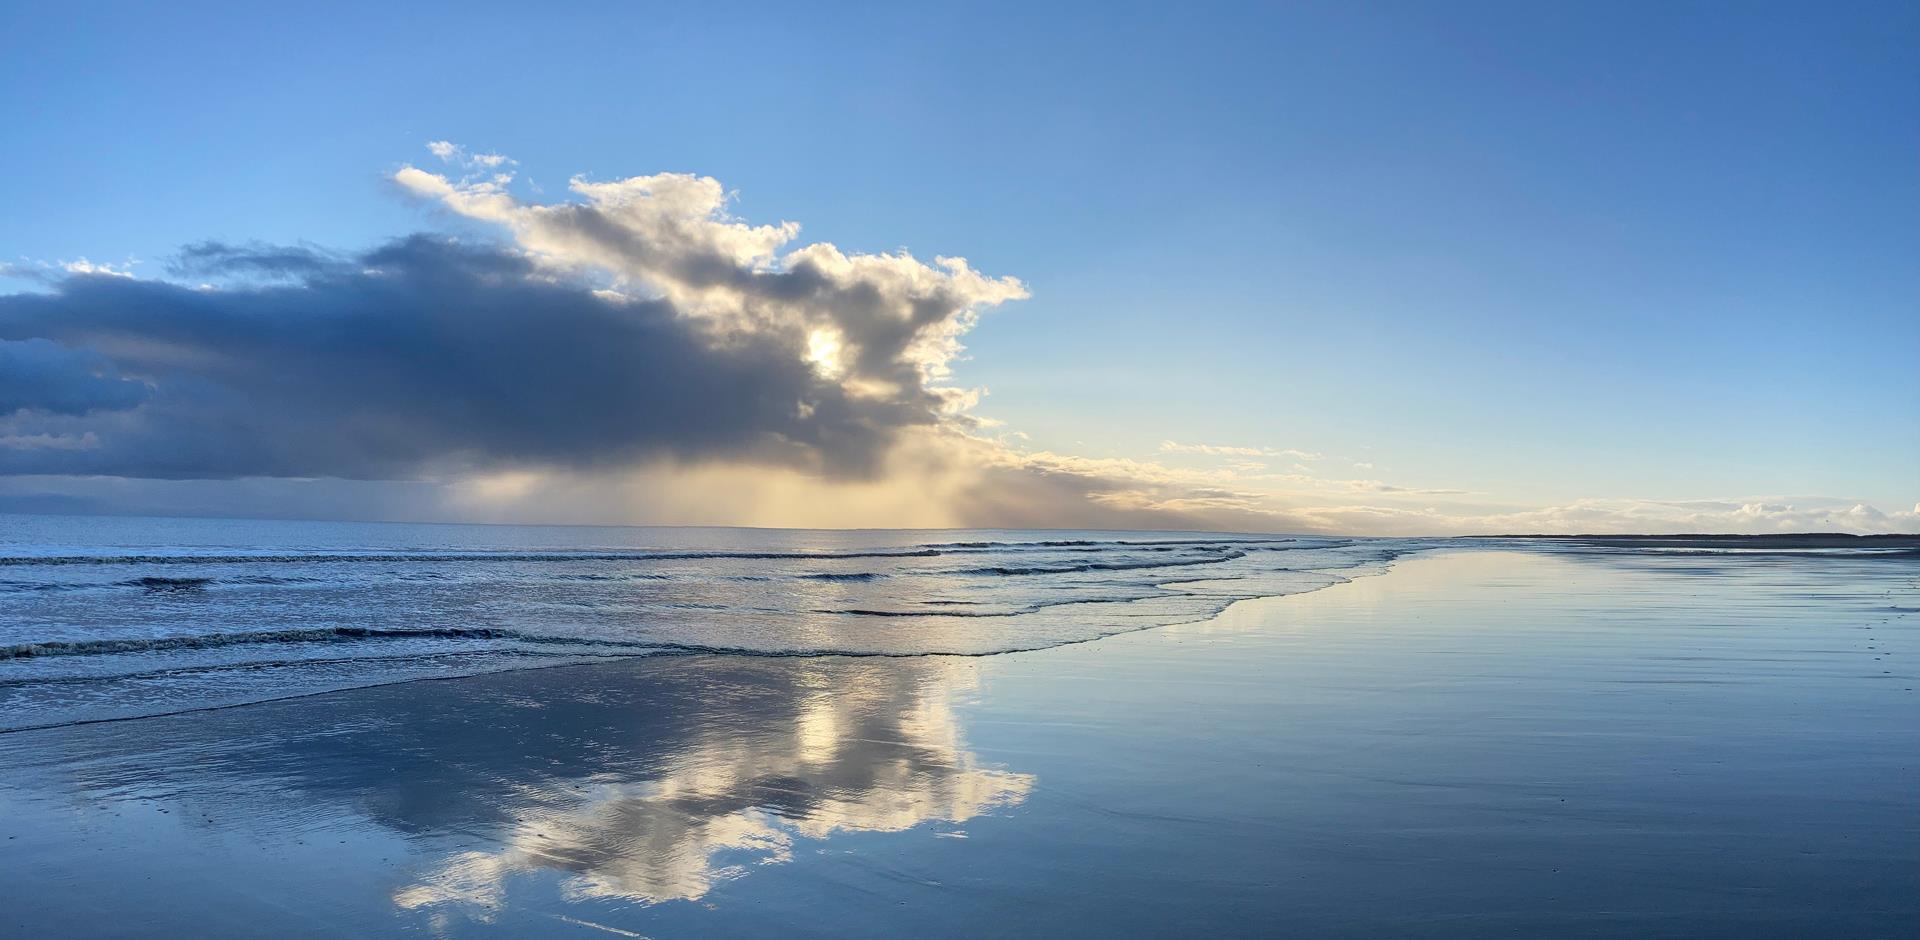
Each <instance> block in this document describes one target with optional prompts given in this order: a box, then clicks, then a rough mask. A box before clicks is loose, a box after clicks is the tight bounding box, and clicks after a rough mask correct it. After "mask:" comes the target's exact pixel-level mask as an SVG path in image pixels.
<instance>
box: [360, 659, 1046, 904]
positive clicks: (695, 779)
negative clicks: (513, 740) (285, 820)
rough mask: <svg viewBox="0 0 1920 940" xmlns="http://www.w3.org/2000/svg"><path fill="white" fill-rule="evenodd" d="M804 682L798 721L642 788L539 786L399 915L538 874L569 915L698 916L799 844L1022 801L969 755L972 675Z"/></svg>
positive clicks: (496, 900)
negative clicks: (685, 904)
mask: <svg viewBox="0 0 1920 940" xmlns="http://www.w3.org/2000/svg"><path fill="white" fill-rule="evenodd" d="M794 671H795V672H796V673H797V678H798V680H799V682H798V685H799V686H800V689H799V692H800V694H799V695H798V697H797V700H796V701H795V702H794V703H793V710H792V712H791V714H790V715H787V716H784V717H783V718H782V719H781V720H778V721H773V722H765V723H760V724H758V725H753V726H743V725H742V724H741V723H738V722H734V721H723V722H718V723H715V724H714V725H712V726H710V727H708V728H704V729H701V730H700V731H699V732H697V733H696V734H695V735H694V736H692V737H691V738H690V739H689V740H687V741H685V742H683V743H682V744H681V745H680V746H678V747H676V748H675V749H674V750H673V752H672V753H671V754H669V755H667V757H666V759H665V760H664V762H663V764H662V766H661V768H660V771H659V773H658V774H657V775H654V776H650V777H648V778H646V779H596V778H594V777H586V778H566V779H560V780H552V781H546V782H544V783H543V784H541V785H538V786H529V787H527V788H525V789H524V791H523V792H522V793H520V794H519V802H518V803H517V804H516V805H515V806H514V807H513V811H514V812H515V814H516V816H517V818H516V819H515V821H514V822H513V823H512V824H511V825H510V826H509V828H508V831H507V832H506V833H505V835H504V837H503V838H502V839H501V844H500V845H499V847H498V848H494V849H486V850H478V851H468V852H461V853H457V854H455V855H452V856H450V857H448V858H447V859H446V860H445V861H444V863H442V864H440V865H438V866H437V867H435V868H434V869H433V870H432V871H430V872H427V873H426V874H425V875H423V876H422V877H421V878H420V879H419V881H418V882H417V883H415V884H412V885H409V886H407V887H405V888H403V889H401V890H400V891H398V892H396V893H395V895H394V903H395V904H397V905H399V906H400V907H402V908H406V909H433V908H436V907H439V906H442V905H457V906H461V907H463V908H465V909H466V912H467V913H469V914H473V913H476V912H484V911H485V910H487V909H491V908H494V907H497V906H498V905H500V904H501V903H503V901H504V899H505V895H506V893H507V881H508V879H509V878H510V877H511V876H513V875H515V874H521V873H529V872H537V871H540V870H543V869H546V870H552V871H556V872H562V873H565V875H566V880H565V882H564V884H563V892H564V894H565V896H566V897H567V898H568V899H570V900H578V899H582V898H593V897H613V898H625V899H631V900H637V901H644V902H660V901H668V900H676V899H687V900H692V899H696V898H699V897H701V896H702V895H704V894H706V893H707V891H708V890H710V889H711V888H712V887H713V885H714V883H715V882H716V881H718V880H721V879H726V878H734V877H738V876H740V875H742V874H744V873H746V872H747V871H749V870H750V868H751V866H752V865H755V864H770V863H779V862H784V861H788V860H789V859H790V858H791V855H792V851H793V846H794V843H795V841H796V840H799V839H816V840H817V839H824V838H826V837H828V836H830V835H832V834H833V833H835V832H837V831H843V830H849V831H878V832H894V831H899V830H904V829H909V828H912V827H914V826H917V825H921V824H923V823H928V822H935V821H946V822H952V823H959V822H964V821H965V820H967V819H970V818H972V817H974V816H977V815H980V814H981V813H983V812H987V811H989V810H992V809H994V808H995V807H1000V806H1006V805H1010V804H1015V803H1018V802H1020V801H1021V800H1022V799H1024V798H1025V795H1026V792H1027V790H1028V788H1029V787H1030V786H1031V784H1032V778H1030V777H1028V776H1026V775H1023V774H1017V773H1010V772H1006V771H1001V770H993V769H987V768H982V767H980V766H978V765H977V763H976V762H975V760H974V758H973V755H972V754H970V753H968V752H967V750H966V748H965V745H964V743H963V741H962V740H961V737H960V732H959V727H958V726H957V724H956V723H955V721H954V716H953V713H952V710H951V709H952V698H953V696H954V695H955V693H957V692H959V691H962V690H963V689H964V688H965V687H966V686H967V684H968V682H969V680H970V678H971V673H970V670H969V669H968V667H966V666H965V665H964V664H961V663H957V662H955V661H952V660H937V659H936V660H923V661H916V662H913V663H911V664H910V665H908V666H907V667H906V668H904V669H903V668H900V667H899V666H898V665H890V666H888V667H886V668H867V669H862V668H859V666H858V664H855V665H853V666H851V667H850V666H849V665H848V664H845V663H840V664H835V665H831V666H829V665H824V664H822V663H821V662H816V661H809V662H805V663H802V664H800V665H798V666H797V667H795V669H794ZM847 672H853V673H855V674H856V675H853V676H848V675H845V673H847ZM849 679H851V680H852V682H851V683H850V684H848V685H846V686H843V687H841V688H839V689H835V688H834V686H835V685H836V684H837V683H841V682H847V681H848V680H849ZM481 916H484V914H483V913H482V914H481Z"/></svg>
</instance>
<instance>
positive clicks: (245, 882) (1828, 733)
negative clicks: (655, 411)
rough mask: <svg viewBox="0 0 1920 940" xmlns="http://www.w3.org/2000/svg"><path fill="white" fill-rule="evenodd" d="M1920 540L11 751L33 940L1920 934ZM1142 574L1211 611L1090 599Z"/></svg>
mask: <svg viewBox="0 0 1920 940" xmlns="http://www.w3.org/2000/svg"><path fill="white" fill-rule="evenodd" d="M129 524H134V523H129ZM138 524H139V525H150V524H152V523H138ZM280 531H282V532H285V531H292V530H290V529H281V530H280ZM306 531H308V532H313V531H318V530H306ZM496 534H497V533H496ZM577 535H578V534H576V536H577ZM687 535H689V536H690V535H691V534H687ZM1007 535H1008V536H1009V537H1008V538H1004V539H1001V540H1003V541H1023V542H1037V541H1062V540H1064V539H1056V538H1054V537H1053V535H1052V534H1046V535H1040V534H1031V533H1030V534H1024V535H1021V534H1012V533H1010V534H1007ZM736 536H737V537H746V536H745V535H744V534H736ZM752 537H753V538H758V539H765V538H767V535H766V534H764V533H761V534H755V535H753V536H752ZM596 538H597V539H598V540H600V541H604V540H605V537H604V536H599V537H596ZM845 538H847V539H849V540H850V541H849V543H848V544H856V543H861V542H871V541H874V536H872V535H858V534H856V535H848V536H845ZM1127 539H1135V540H1142V541H1146V540H1152V541H1176V540H1180V538H1179V537H1175V536H1166V535H1161V536H1146V535H1134V536H1128V537H1127ZM522 540H523V541H524V536H523V537H522ZM941 540H945V541H955V540H956V539H954V538H953V537H951V536H944V537H927V536H920V535H901V536H900V537H899V538H897V539H890V541H889V544H892V542H899V543H900V544H908V545H914V544H926V543H931V542H935V541H941ZM968 540H971V539H968ZM1089 540H1091V541H1097V540H1098V539H1089ZM1113 540H1126V539H1120V538H1117V537H1116V538H1114V539H1113ZM1828 543H1830V544H1828ZM649 544H651V543H650V542H649ZM1367 544H1368V543H1359V542H1356V543H1353V545H1352V546H1348V547H1332V548H1315V549H1306V548H1302V549H1298V550H1297V551H1296V552H1295V553H1294V554H1298V555H1299V556H1300V557H1307V556H1306V555H1305V553H1308V552H1323V551H1324V552H1329V553H1334V554H1336V555H1337V553H1339V552H1345V551H1348V550H1349V549H1352V550H1355V551H1358V550H1360V549H1361V547H1362V546H1364V545H1367ZM1081 547H1092V546H1081ZM1388 547H1389V546H1384V545H1375V546H1373V548H1374V549H1386V548H1388ZM1915 547H1916V546H1915V545H1914V540H1911V539H1909V540H1906V541H1905V542H1899V541H1894V540H1888V541H1878V542H1857V541H1852V540H1825V542H1824V543H1823V542H1822V540H1798V541H1796V542H1788V543H1780V542H1768V541H1764V540H1748V541H1739V542H1727V541H1720V540H1710V539H1689V540H1677V541H1674V542H1670V543H1664V544H1663V543H1654V544H1648V543H1646V542H1623V541H1619V540H1602V541H1595V540H1454V541H1439V542H1430V543H1407V544H1405V545H1401V546H1399V547H1398V548H1396V549H1394V550H1406V551H1408V552H1409V553H1408V554H1405V555H1402V556H1401V557H1399V558H1396V559H1394V560H1393V561H1392V562H1391V563H1389V564H1385V565H1384V566H1383V565H1381V564H1380V563H1377V562H1367V563H1363V564H1360V565H1358V566H1355V567H1350V568H1337V569H1328V570H1326V571H1324V572H1321V574H1323V575H1338V576H1340V577H1343V578H1346V579H1347V580H1345V581H1342V582H1341V583H1337V584H1332V585H1330V586H1328V587H1326V588H1324V589H1320V590H1307V591H1301V592H1297V593H1294V594H1291V595H1288V596H1281V597H1271V598H1261V599H1255V600H1249V601H1244V602H1238V603H1234V604H1232V605H1231V606H1229V607H1228V608H1227V609H1226V610H1224V611H1223V612H1222V613H1221V614H1220V615H1219V616H1216V617H1212V618H1208V619H1203V620H1195V621H1188V622H1182V623H1177V624H1170V625H1168V626H1165V627H1164V628H1160V629H1148V630H1134V631H1132V632H1128V633H1125V634H1122V635H1115V636H1110V637H1106V638H1104V639H1102V640H1100V641H1098V642H1089V643H1067V644H1065V645H1061V646H1057V647H1055V648H1051V649H1044V650H1038V651H1034V652H1028V653H1017V654H1012V655H1004V656H999V655H995V656H857V657H855V656H799V657H796V656H791V655H738V654H719V655H669V654H658V655H653V656H650V657H644V658H626V659H614V660H608V661H601V662H589V663H586V664H583V665H580V666H578V667H573V668H564V669H502V670H497V671H494V672H491V673H489V674H487V675H480V676H474V677H472V678H469V679H465V680H462V681H455V682H391V683H388V684H384V685H379V686H376V687H370V688H363V689H357V690H352V691H343V692H340V693H337V694H330V695H316V696H306V697H301V698H291V699H286V700H282V701H277V702H265V703H261V704H258V705H254V706H251V707H246V708H227V709H218V710H214V711H208V712H196V713H188V714H179V715H174V716H170V717H155V718H151V719H145V720H140V721H125V722H106V723H98V724H88V725H79V726H73V727H65V728H50V729H43V730H35V731H27V732H23V733H15V734H0V846H4V847H5V848H4V850H0V936H20V937H43V936H44V937H55V936H57V937H74V938H82V937H103V938H104V937H127V936H161V937H176V936H193V937H258V936H274V937H289V938H291V937H315V938H321V937H339V936H429V935H430V936H435V937H463V936H475V937H487V936H513V937H553V938H566V937H581V936H601V935H608V934H610V935H613V936H655V937H675V936H766V935H769V934H778V935H782V936H820V937H874V938H891V937H898V936H902V935H911V936H917V937H948V936H952V937H977V936H1030V935H1044V936H1085V937H1114V936H1235V937H1238V936H1247V937H1262V936H1305V937H1320V936H1396V937H1398V936H1421V937H1483V936H1489V935H1500V936H1527V937H1534V936H1539V937H1572V936H1583V937H1632V938H1644V937H1688V938H1693V937H1728V938H1742V940H1747V938H1753V937H1782V938H1788V937H1815V936H1820V937H1824V936H1844V937H1901V938H1906V937H1913V936H1916V935H1920V893H1917V892H1916V891H1915V886H1916V883H1915V876H1916V873H1920V691H1916V689H1920V672H1916V667H1917V666H1920V629H1917V628H1920V583H1917V582H1920V558H1917V557H1916V555H1915V553H1914V551H1913V549H1914V548H1915ZM229 548H230V547H229ZM229 548H223V549H221V550H222V551H226V550H229ZM329 550H331V549H329ZM821 550H824V549H821ZM1043 550H1044V547H1041V548H1033V549H1027V550H1025V551H1028V552H1030V553H1039V552H1041V551H1043ZM1137 550H1138V549H1117V551H1120V552H1125V551H1137ZM1241 550H1242V549H1240V548H1237V547H1236V548H1233V549H1231V551H1241ZM1370 550H1371V549H1370ZM1287 555H1289V553H1288V552H1284V551H1282V552H1276V553H1274V558H1275V559H1277V558H1279V557H1285V556H1287ZM918 557H922V558H931V559H934V560H938V559H939V558H942V557H947V556H918ZM1246 557H1247V558H1254V557H1258V556H1254V555H1248V556H1246ZM1245 560H1246V559H1243V558H1237V559H1233V560H1232V561H1230V562H1221V563H1220V564H1221V565H1227V564H1241V563H1244V562H1245ZM845 561H847V562H849V563H854V562H856V561H857V560H856V559H845ZM761 563H762V564H766V563H769V560H766V559H762V560H761ZM498 564H501V565H505V564H508V563H506V562H499V563H498ZM946 564H950V565H956V566H957V565H960V564H963V562H960V561H954V560H949V561H947V562H946ZM1192 567H1193V568H1200V569H1212V568H1216V567H1219V565H1195V566H1192ZM1382 567H1384V569H1385V570H1384V571H1380V569H1381V568H1382ZM1127 570H1131V571H1134V572H1136V573H1139V572H1142V571H1145V572H1146V574H1143V575H1140V576H1142V577H1146V576H1149V575H1151V576H1153V577H1156V578H1168V579H1172V580H1169V581H1168V582H1166V583H1170V584H1173V585H1174V586H1175V587H1181V586H1182V585H1185V586H1187V587H1191V586H1192V585H1193V584H1194V583H1197V582H1180V581H1178V580H1177V579H1179V578H1181V577H1185V576H1186V575H1184V574H1183V573H1182V571H1183V569H1179V568H1172V569H1168V570H1166V571H1162V572H1160V573H1159V574H1157V575H1154V574H1153V572H1152V570H1151V569H1091V570H1090V571H1085V572H1077V573H1072V574H1091V573H1092V572H1094V571H1108V572H1111V571H1127ZM1296 570H1298V571H1301V572H1307V571H1310V570H1312V569H1306V568H1301V569H1296ZM1375 571H1379V573H1378V574H1377V575H1374V574H1372V572H1375ZM1363 573H1365V574H1368V575H1369V576H1365V577H1359V576H1356V575H1360V574H1363ZM1069 574H1070V573H1067V572H1054V573H1051V574H1045V575H1040V574H1035V575H1009V576H1005V577H1008V578H1028V577H1032V578H1042V579H1046V578H1065V577H1067V576H1068V575H1069ZM131 576H144V575H129V576H123V577H122V580H124V579H125V577H131ZM755 576H764V575H762V574H756V575H755ZM968 577H978V578H980V579H983V580H986V581H988V582H989V583H992V579H989V578H987V576H985V575H978V576H968ZM1250 577H1251V576H1250ZM1262 577H1264V576H1262ZM1276 577H1278V576H1277V575H1276ZM748 583H751V584H759V583H762V582H748ZM852 583H868V584H871V583H874V582H852ZM932 583H934V582H933V581H931V580H929V581H928V582H927V584H929V585H931V584H932ZM1257 583H1259V582H1258V580H1257V579H1254V580H1252V581H1250V582H1249V586H1251V585H1253V584H1257ZM481 587H482V588H483V589H484V583H481ZM1159 589H1160V590H1163V591H1165V590H1168V588H1165V587H1161V588H1159ZM205 591H206V596H208V597H213V596H215V595H217V593H218V591H219V587H218V585H209V586H207V587H206V588H205ZM54 593H59V592H54ZM113 596H116V597H118V598H120V602H121V603H122V604H123V605H125V604H127V602H128V598H140V597H144V596H145V595H142V594H140V593H138V592H137V591H136V592H132V593H128V592H127V591H125V590H122V591H121V592H120V593H118V594H116V595H113ZM742 596H745V595H742ZM891 599H892V600H898V601H902V602H905V601H908V600H911V599H912V598H908V597H901V596H894V597H892V598H891ZM103 606H104V605H103ZM1071 606H1073V605H1068V607H1069V608H1071ZM896 619H899V618H896ZM978 619H982V618H975V619H967V618H956V619H955V620H953V621H952V622H951V623H950V625H949V626H948V627H947V629H948V630H949V631H952V632H954V634H955V635H956V636H960V635H964V630H965V629H966V628H967V626H968V625H969V624H973V623H975V622H976V620H978ZM984 619H989V620H990V619H993V618H984ZM876 622H877V623H878V622H885V623H892V622H893V621H892V620H888V619H887V618H877V619H876ZM1084 629H1087V630H1092V629H1095V627H1094V626H1093V625H1089V626H1087V627H1085V628H1084ZM320 642H329V641H320ZM946 642H949V643H955V642H958V640H956V639H953V638H951V637H949V638H948V639H947V640H946ZM348 645H351V644H348ZM243 647H246V644H233V645H232V646H230V647H224V648H225V649H236V648H243ZM176 651H177V650H176ZM157 652H161V653H166V652H167V651H166V650H159V651H157ZM57 658H58V657H47V659H48V660H53V659H57ZM22 664H24V663H22ZM275 668H277V667H268V669H269V671H271V670H272V669H275ZM240 671H244V670H240ZM103 886H106V887H105V888H104V889H103Z"/></svg>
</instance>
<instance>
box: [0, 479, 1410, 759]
mask: <svg viewBox="0 0 1920 940" xmlns="http://www.w3.org/2000/svg"><path fill="white" fill-rule="evenodd" d="M1434 544H1438V543H1434V542H1421V541H1417V540H1370V539H1341V538H1324V537H1289V536H1253V535H1227V534H1211V533H1182V534H1174V535H1169V534H1166V533H1146V532H1060V531H1047V532H1020V531H994V530H980V531H963V532H962V531H953V530H940V531H905V530H886V531H802V530H765V529H728V528H635V527H557V526H556V527H542V526H474V525H397V524H371V523H328V522H273V521H259V520H209V519H136V518H110V517H61V516H0V731H5V730H18V729H22V728H37V727H48V726H57V725H63V724H72V723H77V722H88V721H100V720H111V719H120V718H129V717H137V716H147V715H157V714H168V713H174V712H181V711H190V710H196V709H206V708H216V707H224V706H232V705H239V704H245V703H251V702H259V701H265V700H269V699H279V698H288V697H294V696H301V695H309V694H314V693H317V692H323V691H331V690H337V689H344V688H353V687H362V686H373V685H383V684H388V683H394V682H403V681H409V680H419V679H432V678H448V677H454V676H464V675H474V674H479V673H487V672H498V671H503V670H513V669H527V668H539V667H545V666H556V665H567V664H575V663H585V662H595V661H606V660H612V659H621V658H632V657H643V656H670V655H687V654H692V653H711V652H726V653H735V654H742V655H754V656H812V655H821V654H850V655H869V656H919V655H927V654H945V655H986V654H993V653H1003V652H1009V651H1015V650H1034V649H1042V648H1046V647H1051V646H1059V645H1061V644H1067V643H1077V642H1084V641H1087V640H1092V639H1097V638H1100V637H1103V636H1108V635H1112V634H1116V633H1124V632H1128V631H1133V630H1139V629H1145V628H1151V627H1159V626H1166V625H1169V624H1176V623H1188V622H1194V621H1199V620H1204V619H1206V618H1208V617H1212V616H1214V615H1216V614H1218V613H1219V612H1220V611H1221V610H1223V609H1224V608H1226V607H1227V606H1228V605H1229V604H1231V603H1233V602H1234V601H1236V600H1240V599H1245V598H1251V597H1263V596H1281V595H1287V594H1294V593H1299V592H1303V591H1311V590H1315V589H1318V588H1323V587H1326V586H1328V585H1332V584H1338V583H1342V582H1344V581H1346V580H1348V579H1351V578H1354V577H1359V576H1363V575H1367V574H1372V573H1378V572H1379V571H1381V570H1383V569H1384V566H1385V565H1387V564H1389V563H1390V562H1391V561H1392V560H1393V559H1395V558H1396V557H1399V556H1401V555H1403V554H1406V553H1408V552H1412V551H1418V550H1421V549H1422V548H1426V547H1431V546H1432V545H1434Z"/></svg>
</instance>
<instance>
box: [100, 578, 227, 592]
mask: <svg viewBox="0 0 1920 940" xmlns="http://www.w3.org/2000/svg"><path fill="white" fill-rule="evenodd" d="M212 583H213V579H212V578H161V577H154V576H152V575H149V576H147V577H144V578H134V579H132V580H129V581H121V582H120V583H119V585H118V586H120V587H137V588H141V589H144V590H145V591H146V592H147V593H149V594H183V593H188V592H193V591H202V590H205V589H206V587H207V585H209V584H212Z"/></svg>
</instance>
